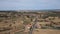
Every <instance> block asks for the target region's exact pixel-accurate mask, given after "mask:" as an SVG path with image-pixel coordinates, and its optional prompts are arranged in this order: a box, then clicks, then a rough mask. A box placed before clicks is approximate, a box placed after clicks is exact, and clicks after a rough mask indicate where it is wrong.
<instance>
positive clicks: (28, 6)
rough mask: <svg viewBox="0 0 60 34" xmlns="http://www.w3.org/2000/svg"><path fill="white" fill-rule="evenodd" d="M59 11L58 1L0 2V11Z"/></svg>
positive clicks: (4, 0) (8, 0)
mask: <svg viewBox="0 0 60 34" xmlns="http://www.w3.org/2000/svg"><path fill="white" fill-rule="evenodd" d="M46 9H60V0H0V10H46Z"/></svg>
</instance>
